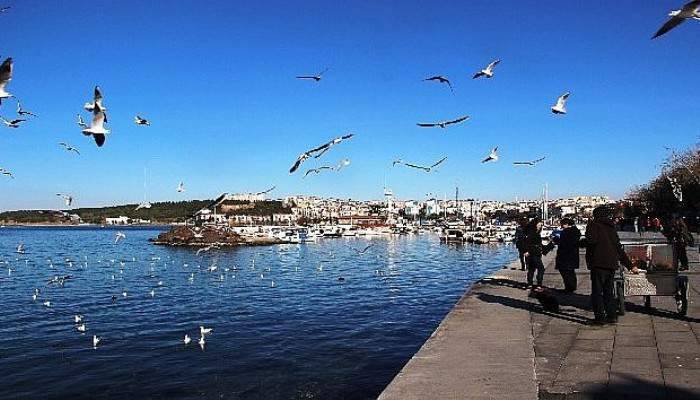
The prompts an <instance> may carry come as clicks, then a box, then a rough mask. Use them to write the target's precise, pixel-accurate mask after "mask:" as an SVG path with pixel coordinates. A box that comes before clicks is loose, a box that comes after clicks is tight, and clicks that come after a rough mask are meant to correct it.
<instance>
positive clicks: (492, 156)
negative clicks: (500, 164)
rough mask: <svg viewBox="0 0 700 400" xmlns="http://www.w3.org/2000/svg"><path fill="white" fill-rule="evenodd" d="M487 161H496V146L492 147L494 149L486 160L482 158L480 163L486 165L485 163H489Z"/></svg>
mask: <svg viewBox="0 0 700 400" xmlns="http://www.w3.org/2000/svg"><path fill="white" fill-rule="evenodd" d="M489 161H493V162H496V161H498V146H496V147H494V148H493V149H492V150H491V153H490V154H489V156H488V157H486V158H484V159H483V160H481V162H482V163H487V162H489Z"/></svg>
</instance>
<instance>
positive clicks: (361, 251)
mask: <svg viewBox="0 0 700 400" xmlns="http://www.w3.org/2000/svg"><path fill="white" fill-rule="evenodd" d="M373 246H374V244H368V245H367V246H365V247H364V248H363V249H361V250H358V249H356V248H354V247H352V246H347V247H349V248H351V249H353V250H355V252H356V253H357V254H365V253H366V252H367V250H369V249H370V248H372V247H373Z"/></svg>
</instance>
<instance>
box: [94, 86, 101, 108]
mask: <svg viewBox="0 0 700 400" xmlns="http://www.w3.org/2000/svg"><path fill="white" fill-rule="evenodd" d="M98 103H100V105H102V90H100V87H99V86H95V104H98Z"/></svg>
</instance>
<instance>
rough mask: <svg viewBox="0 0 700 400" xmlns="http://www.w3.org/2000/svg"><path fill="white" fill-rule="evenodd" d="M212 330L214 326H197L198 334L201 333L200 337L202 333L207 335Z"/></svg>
mask: <svg viewBox="0 0 700 400" xmlns="http://www.w3.org/2000/svg"><path fill="white" fill-rule="evenodd" d="M213 330H214V328H205V327H203V326H202V325H200V326H199V334H200V335H202V337H204V335H209V334H210V333H211V332H212V331H213Z"/></svg>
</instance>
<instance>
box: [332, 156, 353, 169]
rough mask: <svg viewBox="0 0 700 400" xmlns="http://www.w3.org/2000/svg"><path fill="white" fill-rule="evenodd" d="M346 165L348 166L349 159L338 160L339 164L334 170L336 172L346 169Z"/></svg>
mask: <svg viewBox="0 0 700 400" xmlns="http://www.w3.org/2000/svg"><path fill="white" fill-rule="evenodd" d="M348 165H350V159H349V158H346V159H343V160H340V162H339V163H338V165H336V166H335V170H336V171H340V170H341V169H343V168H345V167H347V166H348Z"/></svg>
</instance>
